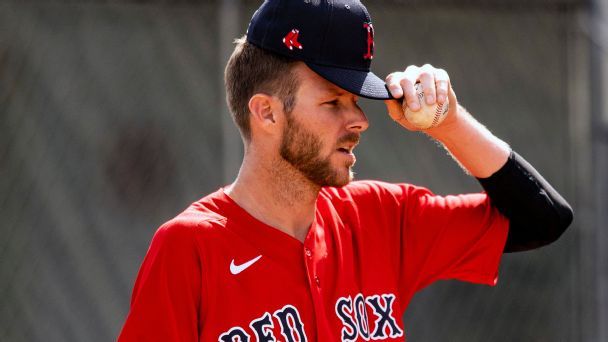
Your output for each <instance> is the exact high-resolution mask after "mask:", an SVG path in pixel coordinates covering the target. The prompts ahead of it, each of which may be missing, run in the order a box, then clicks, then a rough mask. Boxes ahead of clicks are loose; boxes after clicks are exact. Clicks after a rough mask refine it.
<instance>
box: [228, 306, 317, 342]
mask: <svg viewBox="0 0 608 342" xmlns="http://www.w3.org/2000/svg"><path fill="white" fill-rule="evenodd" d="M273 318H274V319H273ZM275 321H276V322H278V324H279V326H280V327H281V335H283V338H284V339H285V341H287V342H296V341H298V342H306V333H305V332H304V323H303V322H302V319H301V318H300V313H299V312H298V309H296V308H295V307H294V306H293V305H285V306H284V307H283V308H282V309H279V310H277V311H275V312H274V314H272V315H271V314H270V313H269V312H265V313H264V314H263V315H262V316H261V317H259V318H256V319H254V320H253V321H251V323H250V324H249V327H250V328H251V331H249V332H253V335H254V337H255V339H254V341H264V342H270V341H277V338H276V337H275V336H274V334H273V332H272V330H273V329H274V326H275V325H274V324H275ZM250 340H251V334H249V333H248V332H247V331H246V330H245V329H244V328H242V327H233V328H231V329H230V330H228V331H227V332H225V333H223V334H221V335H220V337H219V341H226V342H235V341H239V342H249V341H250Z"/></svg>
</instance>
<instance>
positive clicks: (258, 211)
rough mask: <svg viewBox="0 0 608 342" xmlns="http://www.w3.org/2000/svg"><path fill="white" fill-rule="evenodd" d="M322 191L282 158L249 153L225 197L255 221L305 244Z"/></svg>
mask: <svg viewBox="0 0 608 342" xmlns="http://www.w3.org/2000/svg"><path fill="white" fill-rule="evenodd" d="M320 189H321V188H320V187H319V186H318V185H316V184H313V183H311V182H310V181H309V180H308V179H307V178H305V177H304V176H303V175H302V174H301V173H300V172H299V171H298V170H296V169H294V168H293V166H291V165H290V164H289V163H287V162H286V161H284V160H283V159H281V158H277V159H275V160H267V161H264V160H263V159H259V158H253V157H252V156H251V155H249V153H248V154H246V155H245V158H244V160H243V164H242V165H241V169H240V170H239V175H238V177H237V179H236V181H235V182H234V183H233V184H232V185H231V186H230V187H228V189H227V190H226V194H227V195H228V196H230V197H231V198H232V199H233V200H234V201H235V202H236V203H237V204H238V205H239V206H241V207H242V208H243V209H245V210H246V211H247V212H248V213H249V214H250V215H252V216H253V217H255V218H256V219H258V220H260V221H261V222H264V223H265V224H267V225H269V226H271V227H274V228H276V229H279V230H281V231H283V232H285V233H286V234H289V235H291V236H293V237H295V238H296V239H298V240H300V241H304V239H305V238H306V235H307V233H308V230H309V228H310V225H311V224H312V221H313V220H314V217H315V205H316V200H317V196H318V194H319V191H320Z"/></svg>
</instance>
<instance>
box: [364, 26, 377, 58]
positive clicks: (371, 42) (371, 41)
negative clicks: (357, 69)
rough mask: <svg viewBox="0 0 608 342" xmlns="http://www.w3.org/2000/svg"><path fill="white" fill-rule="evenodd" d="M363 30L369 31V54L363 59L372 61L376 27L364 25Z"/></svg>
mask: <svg viewBox="0 0 608 342" xmlns="http://www.w3.org/2000/svg"><path fill="white" fill-rule="evenodd" d="M363 28H364V29H366V30H367V53H366V54H365V55H363V58H364V59H372V58H374V27H373V26H372V23H363Z"/></svg>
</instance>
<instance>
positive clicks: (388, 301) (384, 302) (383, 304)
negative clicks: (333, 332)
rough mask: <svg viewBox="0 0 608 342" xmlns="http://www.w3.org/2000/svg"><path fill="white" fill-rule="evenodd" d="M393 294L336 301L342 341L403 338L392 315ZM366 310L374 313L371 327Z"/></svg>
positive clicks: (359, 296)
mask: <svg viewBox="0 0 608 342" xmlns="http://www.w3.org/2000/svg"><path fill="white" fill-rule="evenodd" d="M394 301H395V295H394V294H392V293H391V294H383V295H372V296H368V297H363V295H362V294H360V293H359V294H357V295H356V296H355V298H354V299H352V298H351V297H350V296H348V297H341V298H339V299H338V300H337V301H336V315H338V317H339V318H340V320H341V321H342V324H343V326H344V327H343V328H342V332H341V340H342V341H358V340H359V339H363V340H366V341H368V340H370V339H372V340H384V339H386V338H389V337H391V338H396V337H400V336H403V330H401V329H400V328H399V325H398V324H397V321H396V320H395V317H394V315H393V302H394ZM367 308H369V309H371V311H372V312H373V313H374V316H375V320H374V323H373V325H372V326H371V328H373V329H371V330H370V325H369V320H368V317H367V311H368V310H367Z"/></svg>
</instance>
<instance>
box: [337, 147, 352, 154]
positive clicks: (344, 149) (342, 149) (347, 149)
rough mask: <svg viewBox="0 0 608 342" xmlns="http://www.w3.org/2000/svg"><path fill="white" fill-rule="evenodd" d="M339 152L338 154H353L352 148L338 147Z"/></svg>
mask: <svg viewBox="0 0 608 342" xmlns="http://www.w3.org/2000/svg"><path fill="white" fill-rule="evenodd" d="M337 150H338V152H341V153H346V154H352V153H353V150H352V148H346V147H338V149H337Z"/></svg>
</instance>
